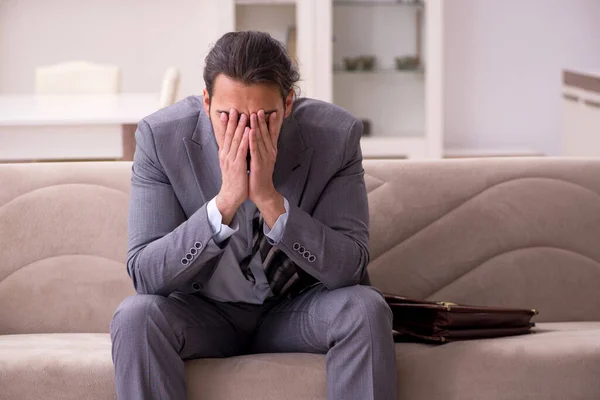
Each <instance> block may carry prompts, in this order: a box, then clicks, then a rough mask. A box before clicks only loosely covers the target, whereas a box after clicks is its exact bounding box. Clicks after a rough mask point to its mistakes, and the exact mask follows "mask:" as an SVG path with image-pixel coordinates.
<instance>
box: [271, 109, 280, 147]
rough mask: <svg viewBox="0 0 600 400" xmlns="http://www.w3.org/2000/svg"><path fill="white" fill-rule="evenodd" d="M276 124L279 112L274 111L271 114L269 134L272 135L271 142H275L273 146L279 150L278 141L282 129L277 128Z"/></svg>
mask: <svg viewBox="0 0 600 400" xmlns="http://www.w3.org/2000/svg"><path fill="white" fill-rule="evenodd" d="M276 124H277V112H272V113H271V114H270V115H269V134H270V135H271V142H272V143H273V148H274V149H275V150H277V142H278V141H279V135H280V134H281V129H277V125H276ZM282 126H283V125H282Z"/></svg>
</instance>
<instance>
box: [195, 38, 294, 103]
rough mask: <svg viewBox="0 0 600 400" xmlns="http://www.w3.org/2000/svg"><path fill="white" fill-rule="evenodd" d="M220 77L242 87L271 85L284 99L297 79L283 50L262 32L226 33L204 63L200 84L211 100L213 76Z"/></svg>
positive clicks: (277, 42) (278, 43)
mask: <svg viewBox="0 0 600 400" xmlns="http://www.w3.org/2000/svg"><path fill="white" fill-rule="evenodd" d="M219 74H224V75H226V76H228V77H229V78H231V79H235V80H237V81H240V82H242V83H244V84H246V85H252V84H256V83H270V84H275V85H277V86H278V87H279V90H280V91H281V97H282V98H283V101H284V104H285V99H286V97H287V95H288V93H289V92H290V90H292V89H296V83H297V82H298V80H300V74H299V72H298V68H297V66H296V64H295V63H294V62H292V60H291V59H290V57H289V55H288V53H287V51H286V49H285V47H284V46H283V44H282V43H280V42H279V41H277V40H275V39H273V38H272V37H271V35H269V34H268V33H264V32H256V31H246V32H229V33H226V34H225V35H223V36H222V37H221V38H220V39H219V40H217V43H215V45H214V46H213V48H212V49H211V50H210V52H209V53H208V55H207V56H206V60H205V67H204V84H205V85H206V90H207V91H208V95H209V96H211V97H212V95H213V89H214V83H215V79H216V77H217V75H219Z"/></svg>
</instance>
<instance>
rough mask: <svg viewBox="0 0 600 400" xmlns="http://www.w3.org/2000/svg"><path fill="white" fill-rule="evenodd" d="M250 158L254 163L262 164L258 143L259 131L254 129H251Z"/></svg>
mask: <svg viewBox="0 0 600 400" xmlns="http://www.w3.org/2000/svg"><path fill="white" fill-rule="evenodd" d="M249 134H250V157H252V161H254V162H260V161H261V160H262V155H261V153H260V149H259V148H258V141H257V138H256V135H257V131H256V129H254V128H250V133H249Z"/></svg>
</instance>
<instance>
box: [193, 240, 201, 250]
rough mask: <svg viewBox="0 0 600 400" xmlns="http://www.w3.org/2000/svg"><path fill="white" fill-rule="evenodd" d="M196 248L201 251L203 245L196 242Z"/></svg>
mask: <svg viewBox="0 0 600 400" xmlns="http://www.w3.org/2000/svg"><path fill="white" fill-rule="evenodd" d="M194 247H195V248H197V249H198V250H200V249H201V248H202V243H200V242H196V243H194Z"/></svg>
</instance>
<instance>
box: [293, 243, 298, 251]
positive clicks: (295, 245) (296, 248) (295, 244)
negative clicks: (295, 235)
mask: <svg viewBox="0 0 600 400" xmlns="http://www.w3.org/2000/svg"><path fill="white" fill-rule="evenodd" d="M292 248H293V249H294V250H296V251H297V250H298V249H299V248H300V243H298V242H296V243H294V246H293V247H292Z"/></svg>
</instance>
